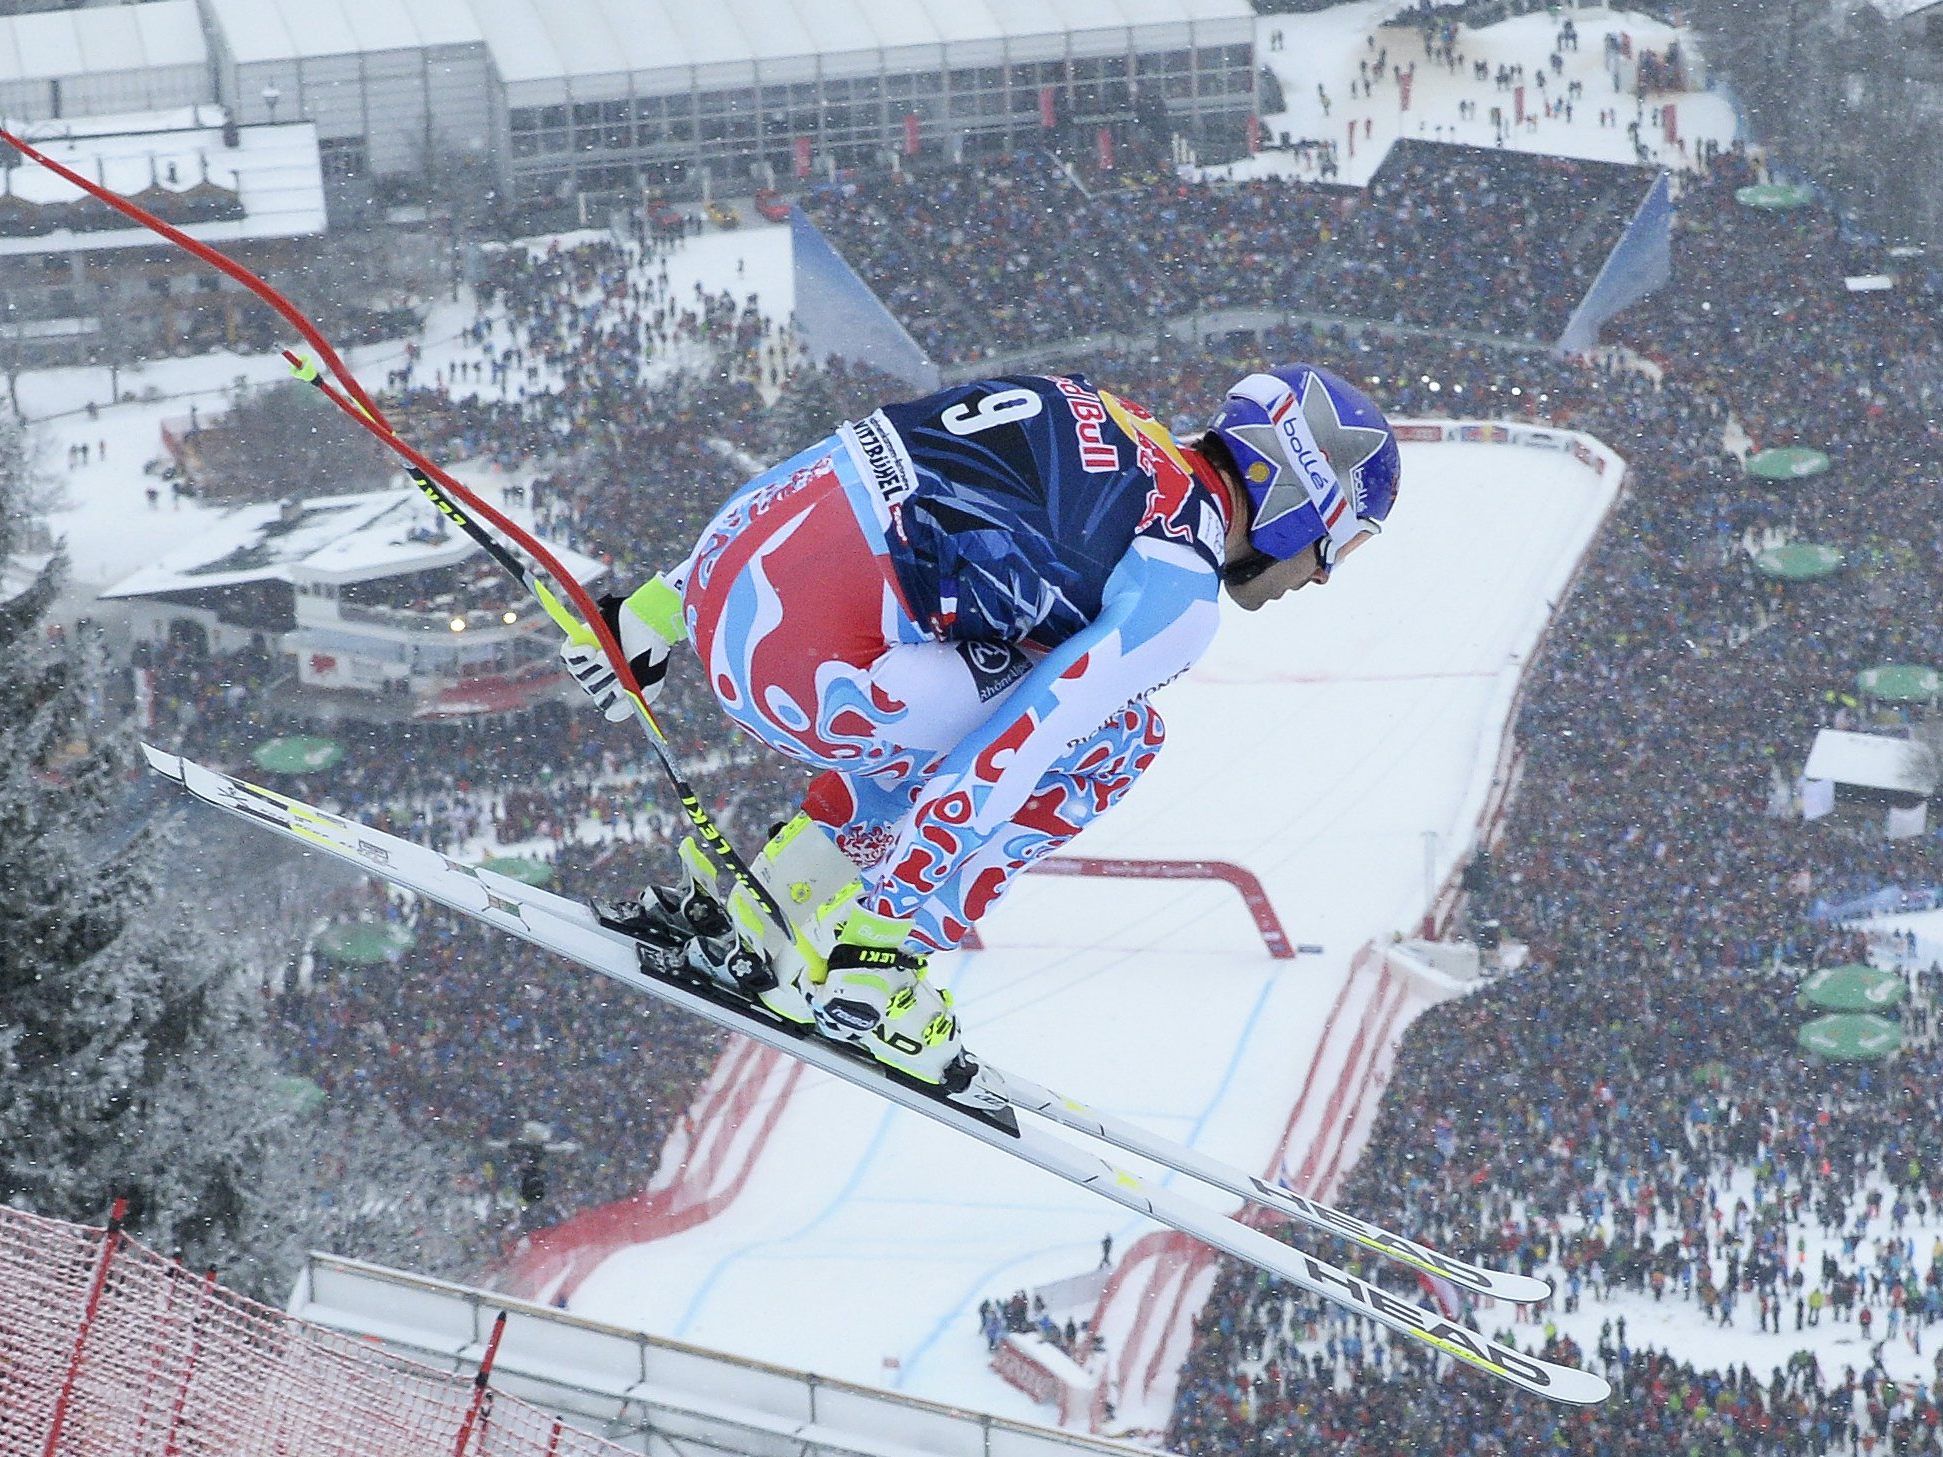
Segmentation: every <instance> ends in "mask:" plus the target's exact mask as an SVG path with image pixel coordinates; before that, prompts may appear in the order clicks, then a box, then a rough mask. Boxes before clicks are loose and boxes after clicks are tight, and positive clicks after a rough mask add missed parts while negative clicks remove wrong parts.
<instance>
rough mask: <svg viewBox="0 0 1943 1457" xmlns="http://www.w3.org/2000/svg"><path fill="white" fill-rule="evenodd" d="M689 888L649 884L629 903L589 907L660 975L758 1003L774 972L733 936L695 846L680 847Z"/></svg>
mask: <svg viewBox="0 0 1943 1457" xmlns="http://www.w3.org/2000/svg"><path fill="white" fill-rule="evenodd" d="M680 853H681V862H682V868H683V870H684V871H685V872H686V874H687V883H686V885H684V886H683V887H681V888H679V889H677V888H676V887H674V886H669V885H651V886H649V887H647V889H645V890H643V891H642V892H641V894H640V896H639V898H637V899H635V900H631V901H608V900H599V899H596V900H594V901H593V902H591V905H592V908H593V912H594V915H595V917H596V918H597V919H598V920H599V921H600V923H601V924H602V925H603V926H607V927H609V928H611V929H612V930H616V931H619V932H621V933H622V934H623V935H627V936H632V937H633V938H634V939H635V941H636V942H638V943H639V944H640V948H641V962H642V964H643V965H644V966H645V967H647V969H648V970H649V971H651V972H656V973H659V974H660V975H662V976H686V977H689V978H690V979H692V980H698V981H701V982H705V983H707V984H709V985H711V986H714V987H716V988H718V989H720V990H722V991H725V992H728V993H730V994H732V995H734V996H737V997H740V998H742V999H743V1000H744V1001H750V1002H753V1001H760V1000H762V997H763V994H764V993H765V992H769V991H773V990H774V989H775V987H776V984H777V977H776V972H775V968H774V967H772V966H771V965H770V964H769V962H768V960H767V959H766V958H765V957H763V956H762V955H761V954H760V952H757V951H752V950H751V949H750V948H749V947H747V946H745V945H744V944H743V943H742V940H741V938H740V937H738V936H737V935H736V933H735V927H734V925H733V924H732V923H731V922H730V920H729V916H728V913H727V912H726V911H725V910H723V908H722V903H721V902H720V901H718V900H717V899H716V898H715V895H714V891H713V886H712V883H711V882H712V879H713V871H712V869H711V868H710V867H708V865H707V861H706V859H705V857H703V856H702V854H701V851H700V847H699V846H697V845H696V844H695V842H694V841H693V840H692V839H690V840H684V841H683V842H682V845H681V852H680Z"/></svg>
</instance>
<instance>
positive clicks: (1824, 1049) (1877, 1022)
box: [1795, 1012, 1903, 1062]
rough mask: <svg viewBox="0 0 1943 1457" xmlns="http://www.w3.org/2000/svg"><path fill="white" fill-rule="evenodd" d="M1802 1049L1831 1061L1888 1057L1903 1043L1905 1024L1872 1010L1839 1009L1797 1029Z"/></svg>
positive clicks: (1861, 1060)
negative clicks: (1896, 1022)
mask: <svg viewBox="0 0 1943 1457" xmlns="http://www.w3.org/2000/svg"><path fill="white" fill-rule="evenodd" d="M1795 1041H1796V1042H1797V1043H1798V1044H1799V1045H1800V1046H1801V1049H1802V1051H1804V1052H1812V1053H1815V1054H1816V1055H1817V1056H1819V1057H1825V1058H1827V1059H1829V1061H1831V1062H1868V1061H1871V1060H1873V1059H1875V1058H1878V1057H1887V1056H1888V1055H1889V1054H1890V1053H1892V1052H1894V1051H1895V1050H1896V1049H1897V1048H1899V1047H1901V1046H1902V1045H1903V1033H1902V1028H1900V1027H1898V1026H1897V1025H1896V1024H1895V1023H1894V1022H1891V1021H1890V1020H1889V1019H1888V1018H1887V1017H1878V1016H1875V1015H1874V1014H1873V1013H1870V1012H1838V1013H1836V1014H1835V1015H1833V1016H1829V1017H1817V1018H1816V1019H1815V1020H1814V1021H1812V1022H1808V1023H1805V1024H1803V1026H1802V1029H1801V1030H1800V1031H1799V1032H1797V1033H1795Z"/></svg>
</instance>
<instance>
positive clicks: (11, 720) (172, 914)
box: [0, 424, 499, 1303]
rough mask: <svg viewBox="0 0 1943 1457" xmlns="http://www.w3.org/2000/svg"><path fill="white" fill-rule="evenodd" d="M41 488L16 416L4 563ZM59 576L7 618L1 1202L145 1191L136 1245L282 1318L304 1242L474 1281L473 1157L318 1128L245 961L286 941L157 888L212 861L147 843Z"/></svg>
mask: <svg viewBox="0 0 1943 1457" xmlns="http://www.w3.org/2000/svg"><path fill="white" fill-rule="evenodd" d="M37 485H38V482H36V481H35V480H34V479H33V465H32V458H31V455H30V453H29V451H28V449H27V442H26V438H25V437H24V435H23V434H22V432H21V431H20V430H19V429H17V428H15V427H12V426H11V425H7V424H0V564H4V563H6V562H8V561H10V560H13V559H14V553H15V550H16V547H17V546H18V544H19V542H20V540H21V538H22V536H23V535H24V527H25V524H26V511H25V510H24V509H23V507H22V504H21V503H22V502H23V501H27V500H29V499H31V498H32V488H34V487H35V486H37ZM64 570H65V563H64V561H63V559H62V558H61V557H60V556H59V555H58V554H57V555H56V556H55V557H54V559H53V560H51V561H50V562H49V563H48V564H47V566H46V568H45V569H44V570H42V571H41V572H40V573H39V574H38V575H37V576H36V577H34V578H33V580H32V581H31V584H30V585H29V586H28V587H27V588H26V590H24V591H23V592H21V593H19V594H18V595H16V596H14V597H13V598H12V599H11V600H7V601H4V602H0V892H3V894H0V1202H5V1203H9V1204H14V1205H17V1206H19V1207H21V1208H26V1209H30V1210H33V1211H35V1212H37V1213H42V1214H48V1215H52V1216H55V1217H58V1218H64V1219H74V1220H83V1221H99V1220H100V1219H101V1218H102V1217H103V1215H104V1214H105V1212H106V1210H107V1207H108V1204H109V1202H110V1200H111V1199H112V1198H113V1197H114V1196H116V1195H127V1196H129V1198H130V1200H131V1219H132V1232H133V1233H134V1234H135V1235H136V1236H137V1237H138V1238H140V1239H141V1240H143V1241H144V1242H145V1243H147V1244H149V1245H151V1246H153V1247H156V1248H159V1249H162V1250H165V1251H168V1252H171V1253H175V1252H178V1251H179V1252H180V1253H181V1255H182V1257H183V1258H184V1259H185V1260H186V1261H187V1262H188V1263H189V1264H190V1266H191V1268H196V1269H200V1268H203V1267H204V1266H207V1265H214V1266H215V1267H216V1268H217V1269H218V1271H220V1272H221V1274H222V1276H223V1279H224V1281H225V1283H227V1284H229V1285H231V1286H233V1287H236V1288H240V1289H243V1290H245V1291H246V1292H248V1293H250V1294H253V1295H256V1296H258V1297H259V1298H262V1299H265V1300H268V1301H271V1302H274V1303H281V1301H282V1300H283V1298H284V1296H285V1294H286V1293H287V1291H288V1289H289V1282H290V1280H291V1279H292V1278H294V1276H295V1273H296V1269H297V1263H298V1260H299V1259H300V1258H301V1255H302V1252H303V1250H304V1249H305V1248H306V1247H307V1246H315V1247H318V1248H323V1249H328V1250H332V1251H334V1252H338V1253H343V1254H350V1255H357V1256H361V1257H363V1258H367V1259H375V1260H380V1261H383V1262H385V1263H388V1264H396V1265H401V1266H404V1267H406V1268H414V1269H420V1270H426V1271H428V1272H430V1273H436V1274H441V1275H448V1276H455V1277H467V1276H476V1275H478V1274H479V1273H481V1271H482V1269H483V1267H484V1266H485V1265H486V1264H487V1263H488V1262H489V1261H490V1259H491V1258H492V1256H493V1254H494V1253H495V1252H496V1248H497V1245H498V1243H499V1231H498V1230H496V1229H495V1228H494V1227H493V1226H494V1223H495V1221H494V1218H493V1216H492V1214H491V1211H490V1210H489V1208H488V1207H487V1205H486V1201H485V1199H484V1196H483V1194H482V1193H481V1191H480V1190H479V1188H478V1179H477V1176H476V1174H474V1173H472V1172H470V1166H469V1162H468V1160H467V1157H466V1153H465V1150H463V1149H462V1148H459V1147H458V1146H456V1145H454V1144H452V1143H451V1142H450V1141H448V1140H444V1139H441V1138H439V1137H437V1136H435V1135H427V1134H426V1133H424V1132H421V1131H417V1130H413V1129H411V1128H408V1127H406V1126H405V1125H404V1124H403V1123H402V1122H401V1121H400V1120H399V1119H398V1118H396V1117H395V1116H393V1115H392V1114H391V1113H389V1112H388V1111H387V1110H385V1109H384V1108H382V1107H375V1108H364V1109H329V1110H325V1111H323V1112H318V1113H312V1114H307V1115H306V1114H299V1113H298V1112H297V1111H296V1110H295V1109H294V1108H293V1107H292V1105H291V1104H290V1102H289V1100H288V1099H287V1097H286V1096H285V1095H284V1094H283V1092H282V1084H281V1076H280V1074H281V1070H280V1069H279V1067H278V1066H277V1065H276V1063H275V1062H274V1060H273V1058H274V1054H273V1053H272V1051H271V1050H270V1048H271V1039H270V1038H269V1037H268V1035H267V1029H266V1017H267V1012H266V1009H265V1007H264V1004H263V1002H262V999H261V997H260V996H259V995H258V994H257V991H256V988H257V985H258V984H259V982H260V978H257V977H255V976H250V975H246V974H245V972H244V969H243V966H242V965H241V962H242V961H243V960H244V959H245V958H249V957H252V956H254V957H256V958H257V959H258V960H259V962H260V961H261V960H262V958H263V957H264V956H265V955H266V954H267V955H268V956H271V957H277V956H280V955H281V954H282V953H283V951H285V950H286V949H287V948H286V947H284V946H282V945H280V944H278V943H277V942H276V938H275V937H274V936H271V937H264V938H250V937H237V936H233V935H232V936H229V937H226V938H222V939H220V940H219V939H218V938H217V937H215V936H213V935H212V934H210V933H209V932H208V931H207V930H206V929H205V928H204V927H203V925H202V923H201V921H200V920H199V919H198V917H199V913H200V910H201V907H199V906H197V905H195V904H184V903H183V898H182V897H181V896H180V895H177V896H175V897H170V896H167V895H163V894H161V893H159V892H158V889H157V886H158V882H159V881H161V880H162V879H163V878H164V875H163V872H164V869H165V867H172V866H173V865H179V864H180V863H182V862H183V860H184V857H185V856H187V855H189V854H190V852H192V851H193V849H194V846H193V845H192V844H191V843H189V842H188V841H187V839H186V837H183V836H181V835H180V834H179V832H178V831H176V830H175V829H174V828H172V818H171V816H168V815H163V816H157V817H155V818H153V819H152V820H150V821H149V822H147V823H145V824H143V825H142V826H141V827H140V828H139V829H133V830H132V831H131V828H130V825H129V812H130V804H131V801H130V797H129V794H128V790H129V788H130V784H131V779H132V778H133V776H135V774H136V773H137V768H138V765H139V754H138V753H137V752H136V748H135V744H134V742H133V740H132V738H131V736H130V735H129V733H128V732H127V731H126V730H125V729H114V728H111V727H109V726H106V725H104V724H102V723H100V722H98V721H91V720H90V717H89V704H90V703H91V702H94V701H98V700H99V699H100V698H101V697H102V694H101V689H102V687H103V685H104V682H105V679H104V676H103V668H102V666H101V664H100V662H99V660H98V656H97V654H96V653H95V652H94V651H93V649H92V647H91V645H89V644H86V643H74V642H71V641H69V640H67V639H65V638H64V637H63V635H62V634H61V633H60V632H59V630H58V629H56V628H54V627H53V626H52V625H51V615H50V614H51V609H52V607H53V604H54V602H55V600H56V599H57V598H58V597H59V595H60V590H61V584H62V580H63V572H64ZM173 878H174V879H176V880H178V881H179V880H181V879H182V878H184V877H182V876H180V875H174V876H173ZM223 893H225V892H223V891H221V890H219V889H214V888H212V889H211V890H210V891H209V894H210V896H212V897H213V896H215V895H218V894H223ZM236 893H238V894H247V887H246V886H238V887H236ZM195 899H196V898H195V897H193V896H192V897H190V898H189V900H190V901H191V902H193V901H194V900H195Z"/></svg>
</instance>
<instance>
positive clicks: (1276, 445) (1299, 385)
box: [1209, 364, 1403, 570]
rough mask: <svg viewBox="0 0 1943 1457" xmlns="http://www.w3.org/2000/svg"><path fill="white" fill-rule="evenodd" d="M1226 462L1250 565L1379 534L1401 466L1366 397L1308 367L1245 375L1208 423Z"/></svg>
mask: <svg viewBox="0 0 1943 1457" xmlns="http://www.w3.org/2000/svg"><path fill="white" fill-rule="evenodd" d="M1209 429H1211V430H1212V431H1213V432H1214V434H1215V435H1217V436H1219V437H1220V439H1221V442H1222V443H1223V444H1224V445H1226V446H1227V447H1228V451H1229V453H1230V454H1231V455H1233V456H1234V459H1235V471H1236V473H1237V474H1238V475H1239V476H1240V477H1241V481H1242V484H1243V485H1244V486H1245V487H1246V488H1247V490H1248V499H1249V501H1250V502H1251V503H1252V504H1253V515H1252V518H1251V521H1250V524H1249V528H1248V541H1249V544H1250V545H1251V546H1253V547H1254V548H1255V550H1256V552H1257V553H1259V557H1258V559H1257V560H1258V568H1257V570H1259V568H1260V567H1266V566H1267V565H1268V563H1269V561H1271V560H1273V561H1287V560H1288V559H1289V558H1290V557H1293V556H1295V555H1297V554H1298V553H1300V552H1302V551H1304V550H1306V549H1307V548H1309V547H1310V546H1315V545H1317V544H1318V543H1320V547H1319V552H1318V555H1319V557H1320V560H1321V562H1322V564H1323V566H1325V567H1328V566H1331V565H1333V564H1334V562H1335V560H1336V555H1337V553H1338V552H1340V551H1341V550H1342V548H1343V547H1344V546H1346V545H1348V544H1349V543H1350V542H1352V541H1354V540H1355V539H1356V538H1357V537H1359V536H1364V535H1367V534H1370V533H1373V532H1376V531H1379V530H1381V523H1382V521H1383V520H1384V518H1385V517H1387V516H1388V515H1389V514H1390V507H1391V506H1393V505H1395V504H1396V499H1397V480H1398V478H1399V477H1400V476H1401V475H1402V473H1403V462H1402V459H1401V458H1400V456H1399V455H1398V453H1397V437H1396V432H1395V431H1394V430H1392V429H1391V428H1390V422H1389V421H1388V420H1386V419H1384V418H1383V412H1382V411H1381V410H1379V409H1378V408H1377V407H1376V404H1375V402H1374V401H1373V400H1371V399H1370V397H1369V396H1368V395H1366V394H1364V393H1363V392H1362V391H1361V390H1359V389H1357V388H1356V386H1355V385H1353V384H1351V383H1350V382H1349V381H1348V380H1346V379H1344V378H1343V377H1342V376H1341V375H1338V374H1333V373H1331V372H1330V371H1329V370H1326V369H1321V368H1318V367H1317V366H1316V365H1313V364H1285V365H1281V366H1279V367H1277V368H1275V369H1272V370H1269V371H1268V372H1267V373H1263V374H1251V375H1249V376H1248V377H1247V378H1246V379H1244V380H1241V381H1240V382H1239V383H1237V384H1236V385H1235V386H1234V387H1233V388H1232V389H1230V390H1229V391H1228V398H1227V399H1225V400H1224V401H1222V404H1221V408H1220V409H1219V410H1218V411H1216V412H1215V417H1214V419H1213V420H1212V421H1211V422H1210V423H1209Z"/></svg>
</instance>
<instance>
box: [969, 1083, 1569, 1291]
mask: <svg viewBox="0 0 1943 1457" xmlns="http://www.w3.org/2000/svg"><path fill="white" fill-rule="evenodd" d="M984 1066H985V1075H986V1077H987V1078H988V1079H989V1080H990V1081H991V1082H992V1083H993V1084H995V1085H996V1086H997V1087H999V1088H1000V1089H1001V1090H1002V1091H1003V1092H1004V1093H1005V1095H1006V1100H1007V1101H1008V1102H1010V1103H1011V1104H1012V1106H1013V1107H1015V1108H1019V1109H1022V1110H1024V1111H1027V1112H1031V1113H1037V1114H1038V1115H1039V1116H1041V1117H1042V1118H1045V1119H1047V1120H1048V1121H1050V1122H1053V1123H1057V1124H1059V1125H1060V1126H1061V1127H1062V1128H1070V1129H1072V1130H1073V1131H1074V1132H1075V1133H1084V1134H1088V1135H1090V1136H1091V1137H1094V1138H1098V1139H1102V1140H1104V1141H1105V1142H1107V1143H1110V1144H1112V1145H1113V1146H1114V1147H1115V1148H1117V1149H1120V1150H1122V1151H1123V1152H1126V1153H1131V1154H1137V1155H1139V1156H1140V1157H1141V1158H1145V1159H1151V1160H1152V1161H1153V1162H1155V1163H1157V1164H1162V1165H1164V1166H1165V1167H1167V1168H1170V1169H1172V1170H1174V1171H1175V1172H1176V1173H1179V1174H1185V1175H1187V1176H1188V1177H1189V1178H1191V1179H1199V1180H1200V1181H1201V1182H1202V1183H1204V1184H1209V1185H1212V1186H1213V1187H1215V1188H1217V1189H1221V1190H1223V1191H1225V1192H1226V1193H1229V1194H1234V1195H1236V1196H1238V1197H1239V1198H1242V1199H1246V1200H1248V1201H1249V1202H1250V1203H1253V1204H1259V1205H1261V1206H1262V1207H1263V1208H1265V1209H1270V1210H1273V1211H1274V1212H1275V1213H1277V1214H1283V1215H1287V1216H1288V1217H1289V1218H1291V1219H1295V1220H1299V1221H1301V1222H1302V1223H1303V1224H1306V1225H1308V1226H1309V1227H1310V1228H1312V1229H1317V1230H1320V1231H1322V1232H1323V1233H1324V1234H1328V1235H1333V1236H1335V1237H1336V1238H1337V1239H1341V1240H1347V1241H1349V1242H1350V1243H1351V1244H1354V1245H1359V1246H1361V1247H1362V1248H1363V1249H1366V1250H1368V1251H1369V1252H1370V1253H1371V1254H1376V1255H1381V1256H1383V1258H1385V1259H1387V1260H1394V1261H1396V1262H1397V1263H1398V1264H1402V1265H1408V1266H1409V1267H1410V1268H1412V1269H1414V1270H1419V1271H1421V1272H1423V1273H1424V1274H1426V1275H1435V1276H1441V1277H1442V1278H1443V1279H1446V1280H1448V1281H1450V1282H1451V1284H1453V1285H1456V1286H1458V1287H1459V1288H1460V1289H1463V1290H1468V1291H1469V1292H1470V1293H1471V1294H1473V1295H1481V1296H1484V1297H1486V1298H1487V1299H1491V1300H1509V1301H1512V1302H1513V1303H1515V1304H1519V1305H1526V1304H1530V1303H1532V1302H1533V1301H1539V1300H1550V1299H1551V1298H1552V1286H1551V1282H1549V1281H1546V1280H1540V1279H1538V1278H1537V1277H1536V1276H1534V1275H1521V1274H1518V1273H1516V1272H1515V1271H1510V1270H1494V1269H1492V1268H1490V1267H1489V1266H1486V1265H1479V1264H1475V1263H1473V1262H1472V1261H1469V1260H1460V1259H1456V1258H1454V1257H1453V1256H1450V1255H1446V1254H1443V1253H1441V1252H1440V1251H1438V1250H1433V1249H1431V1248H1430V1247H1429V1246H1428V1245H1421V1244H1418V1243H1417V1242H1416V1241H1415V1240H1412V1239H1408V1238H1406V1237H1405V1236H1403V1235H1400V1234H1397V1233H1395V1232H1393V1231H1391V1230H1387V1229H1385V1228H1383V1227H1382V1226H1381V1225H1379V1224H1372V1223H1370V1222H1369V1221H1368V1220H1366V1219H1363V1218H1361V1217H1360V1216H1358V1215H1354V1214H1351V1213H1350V1212H1349V1211H1348V1210H1346V1209H1337V1208H1335V1207H1334V1206H1333V1205H1329V1204H1325V1203H1323V1202H1322V1201H1321V1200H1320V1199H1311V1198H1310V1197H1309V1196H1308V1195H1306V1194H1298V1193H1296V1192H1295V1191H1294V1190H1293V1189H1284V1188H1281V1187H1279V1186H1277V1185H1275V1184H1270V1183H1268V1182H1266V1181H1265V1180H1262V1179H1257V1178H1254V1177H1253V1176H1251V1175H1249V1174H1244V1173H1243V1172H1242V1171H1241V1170H1240V1169H1237V1168H1236V1167H1235V1166H1234V1165H1233V1164H1228V1163H1223V1162H1222V1161H1221V1160H1219V1159H1215V1158H1210V1157H1209V1156H1208V1155H1206V1154H1204V1153H1202V1152H1201V1151H1200V1150H1199V1149H1194V1148H1190V1147H1188V1146H1187V1145H1186V1144H1184V1143H1176V1142H1175V1141H1174V1140H1173V1139H1171V1138H1166V1137H1163V1136H1162V1135H1160V1134H1157V1133H1154V1132H1151V1131H1150V1130H1148V1129H1145V1128H1142V1127H1141V1126H1140V1125H1139V1124H1137V1123H1131V1122H1128V1121H1127V1120H1126V1119H1123V1118H1115V1117H1114V1116H1113V1115H1112V1114H1110V1113H1102V1112H1100V1111H1099V1110H1098V1109H1097V1108H1090V1107H1088V1106H1087V1105H1086V1104H1084V1103H1082V1102H1080V1101H1079V1100H1078V1099H1077V1098H1069V1097H1067V1096H1066V1095H1065V1094H1063V1093H1056V1092H1054V1091H1053V1090H1052V1089H1050V1088H1043V1087H1041V1086H1039V1084H1037V1083H1035V1082H1032V1081H1031V1080H1030V1079H1027V1078H1022V1077H1019V1076H1018V1075H1017V1074H1016V1073H1010V1072H1006V1071H1005V1070H1004V1069H1002V1068H996V1067H993V1066H992V1065H991V1064H990V1063H986V1064H985V1065H984Z"/></svg>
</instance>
